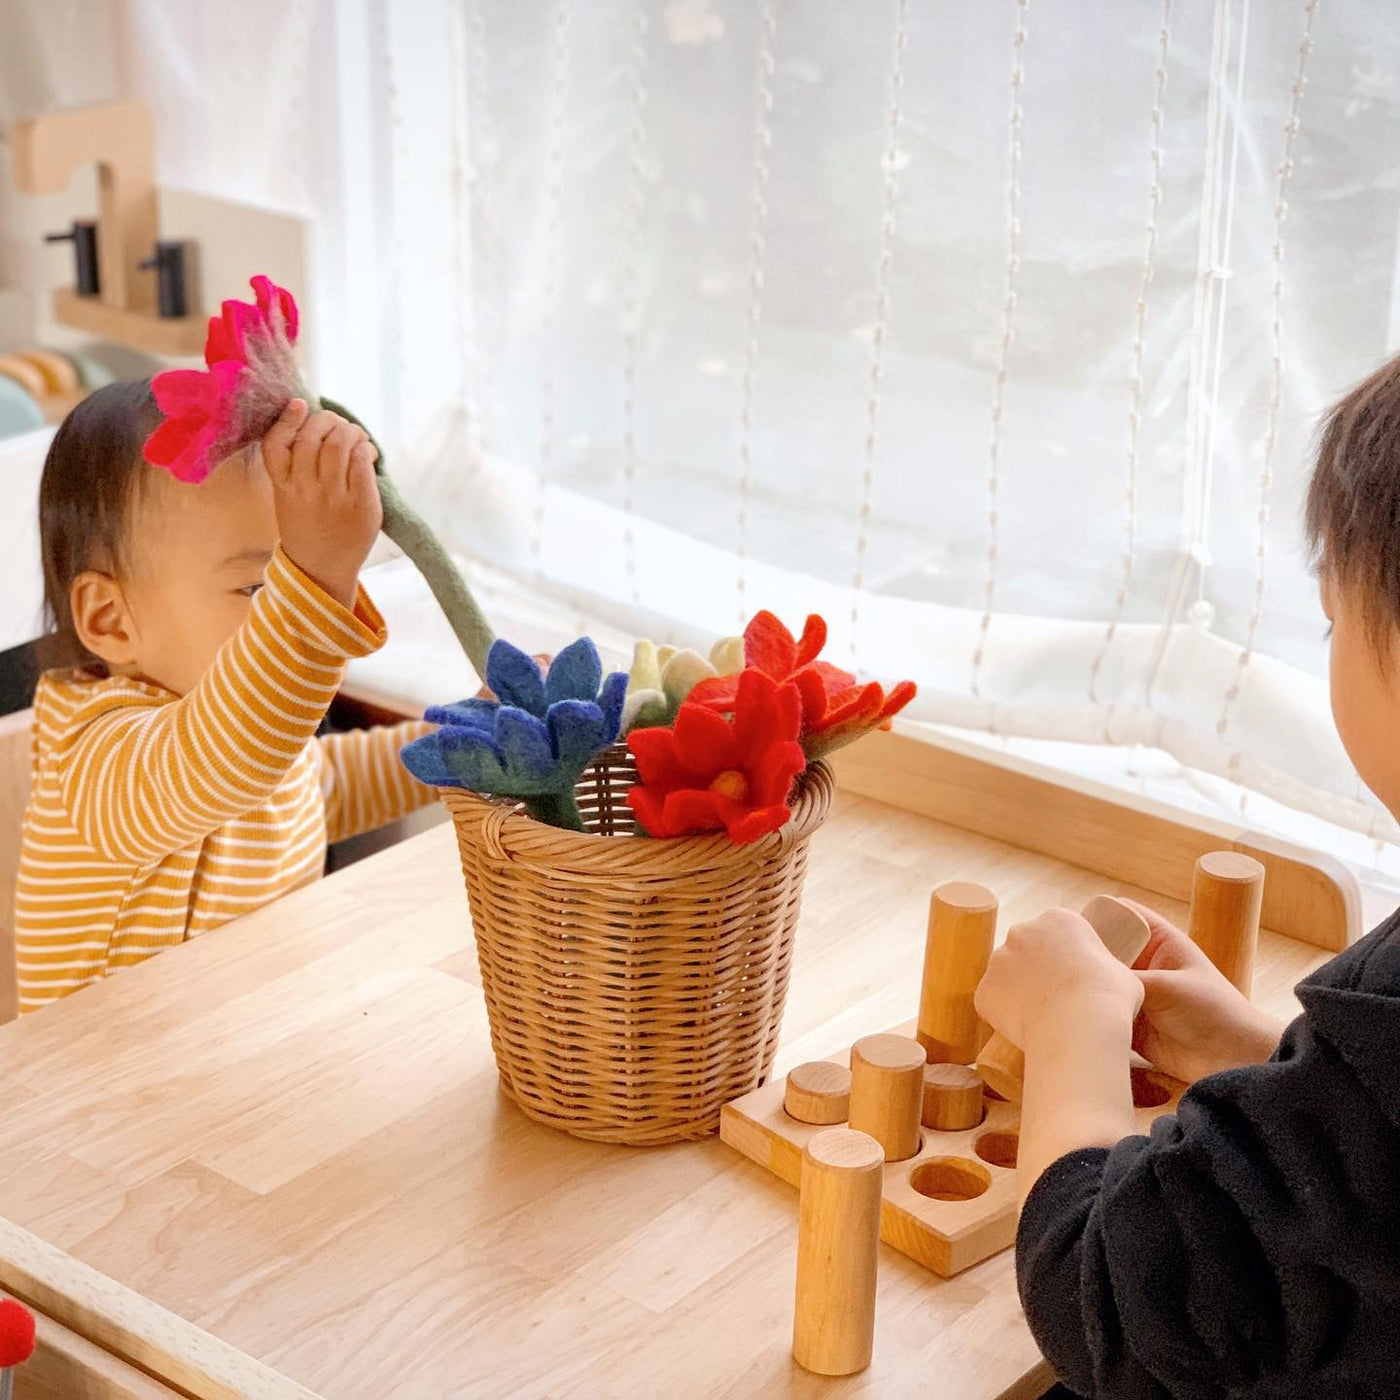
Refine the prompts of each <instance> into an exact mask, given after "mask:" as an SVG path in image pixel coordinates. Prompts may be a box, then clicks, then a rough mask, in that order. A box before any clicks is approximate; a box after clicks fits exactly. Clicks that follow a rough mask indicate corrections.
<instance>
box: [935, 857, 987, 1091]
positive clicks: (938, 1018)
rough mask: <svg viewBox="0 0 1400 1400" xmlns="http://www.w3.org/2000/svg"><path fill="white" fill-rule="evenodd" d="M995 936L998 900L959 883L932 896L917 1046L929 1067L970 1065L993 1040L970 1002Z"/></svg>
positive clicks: (954, 883)
mask: <svg viewBox="0 0 1400 1400" xmlns="http://www.w3.org/2000/svg"><path fill="white" fill-rule="evenodd" d="M996 931H997V897H996V895H994V894H993V893H992V892H991V890H989V889H985V888H984V887H983V886H981V885H972V884H968V883H966V882H965V881H961V880H956V881H953V882H952V883H951V884H947V885H940V886H939V887H938V888H937V889H936V890H934V892H933V897H932V899H930V901H929V909H928V937H927V940H926V941H925V943H924V977H923V984H922V987H921V990H920V994H919V1044H920V1045H922V1046H923V1047H924V1051H925V1053H926V1054H927V1056H928V1058H929V1060H930V1061H933V1062H935V1063H944V1064H953V1065H968V1064H971V1063H972V1061H973V1060H974V1059H975V1058H976V1057H977V1052H978V1051H979V1050H980V1049H981V1048H982V1046H983V1045H984V1044H985V1043H986V1040H987V1037H988V1036H989V1035H990V1034H991V1032H990V1030H989V1029H988V1027H987V1024H986V1022H985V1021H983V1020H982V1018H981V1017H980V1016H978V1014H977V1011H976V1008H975V1007H974V1006H973V1004H972V999H973V997H974V995H975V994H976V992H977V984H978V983H979V982H980V981H981V980H982V974H983V973H984V972H986V970H987V960H988V958H990V957H991V956H992V944H993V942H994V941H995V939H996Z"/></svg>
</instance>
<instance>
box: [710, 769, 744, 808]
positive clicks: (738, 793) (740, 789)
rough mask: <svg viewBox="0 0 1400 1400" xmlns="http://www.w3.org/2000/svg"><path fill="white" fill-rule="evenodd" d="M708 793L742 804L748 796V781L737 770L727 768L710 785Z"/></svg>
mask: <svg viewBox="0 0 1400 1400" xmlns="http://www.w3.org/2000/svg"><path fill="white" fill-rule="evenodd" d="M710 791H711V792H717V793H719V795H720V796H721V797H727V798H729V799H730V800H731V801H732V802H742V801H743V800H744V799H745V798H746V797H747V796H748V795H749V780H748V779H747V778H746V777H745V776H744V775H743V774H742V773H740V772H739V770H738V769H737V768H729V769H727V770H726V771H725V772H723V773H721V774H720V775H719V777H717V778H716V779H715V780H714V782H712V783H711V784H710Z"/></svg>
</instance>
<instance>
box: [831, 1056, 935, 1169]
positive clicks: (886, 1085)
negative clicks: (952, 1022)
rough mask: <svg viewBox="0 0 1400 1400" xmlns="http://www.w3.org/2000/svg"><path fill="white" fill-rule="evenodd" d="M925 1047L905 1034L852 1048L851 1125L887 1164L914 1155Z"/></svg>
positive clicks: (922, 1100)
mask: <svg viewBox="0 0 1400 1400" xmlns="http://www.w3.org/2000/svg"><path fill="white" fill-rule="evenodd" d="M926 1063H927V1062H926V1061H925V1059H924V1047H923V1046H922V1045H920V1044H919V1042H918V1041H917V1040H912V1039H910V1038H909V1037H908V1036H905V1035H867V1036H865V1037H863V1038H862V1039H860V1040H858V1041H856V1043H855V1044H854V1045H853V1046H852V1047H851V1115H850V1124H851V1127H852V1128H854V1129H855V1130H856V1131H857V1132H862V1133H869V1134H870V1136H871V1137H873V1138H874V1139H875V1141H876V1142H878V1143H879V1144H880V1146H881V1147H882V1148H883V1149H884V1153H885V1160H886V1161H887V1162H903V1161H904V1160H905V1159H906V1158H909V1157H912V1156H914V1154H915V1153H916V1152H918V1150H919V1141H920V1138H919V1116H920V1114H921V1113H922V1112H923V1106H924V1065H925V1064H926Z"/></svg>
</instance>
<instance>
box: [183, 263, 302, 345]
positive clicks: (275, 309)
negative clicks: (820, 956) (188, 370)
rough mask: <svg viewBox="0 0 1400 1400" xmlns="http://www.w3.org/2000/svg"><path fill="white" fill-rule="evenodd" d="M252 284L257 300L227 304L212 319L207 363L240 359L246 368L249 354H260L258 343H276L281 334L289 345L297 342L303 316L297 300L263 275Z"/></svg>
mask: <svg viewBox="0 0 1400 1400" xmlns="http://www.w3.org/2000/svg"><path fill="white" fill-rule="evenodd" d="M249 285H250V286H251V287H252V289H253V297H254V302H253V304H252V305H251V306H250V305H249V304H248V303H247V302H246V301H226V302H224V304H223V307H222V309H221V311H220V314H219V315H218V316H211V317H210V318H209V334H208V336H207V338H206V339H205V342H204V363H205V364H207V365H216V364H218V363H219V362H220V361H222V360H237V361H238V363H239V364H245V365H246V364H248V363H249V357H250V354H251V355H252V356H253V357H254V358H256V356H257V354H258V353H259V347H258V341H259V340H273V339H275V338H277V337H278V336H279V335H280V336H281V337H282V338H283V339H285V340H286V342H287V344H288V345H295V344H296V343H297V329H298V325H299V321H300V317H299V314H298V312H297V303H296V298H295V297H293V296H292V294H291V293H290V292H289V291H288V290H287V289H286V288H285V287H279V286H278V285H277V284H276V283H275V282H274V281H273V280H272V279H271V278H270V277H264V276H262V275H261V274H259V275H258V276H257V277H254V278H252V279H250V282H249Z"/></svg>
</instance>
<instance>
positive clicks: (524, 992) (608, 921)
mask: <svg viewBox="0 0 1400 1400" xmlns="http://www.w3.org/2000/svg"><path fill="white" fill-rule="evenodd" d="M635 781H636V770H635V769H634V768H633V766H632V763H631V760H630V758H629V756H628V754H627V752H626V750H625V749H622V748H616V749H612V750H609V752H608V753H607V754H605V755H604V756H603V757H602V758H600V759H599V761H598V762H597V763H595V764H594V766H593V767H592V768H590V769H589V770H588V772H586V773H585V774H584V776H583V780H582V781H581V782H580V784H579V788H578V799H579V807H580V809H581V810H582V812H583V818H584V824H585V826H586V827H587V828H588V832H589V834H587V835H580V834H579V833H577V832H569V831H560V830H558V829H556V828H554V827H549V826H544V825H542V824H541V823H539V822H536V821H533V820H531V819H530V818H529V817H527V816H525V815H524V814H523V813H522V812H521V811H519V810H518V809H517V808H515V807H513V806H511V805H509V804H506V803H502V802H495V801H492V800H490V799H487V798H484V797H479V796H477V795H475V794H473V793H470V792H464V791H461V790H458V789H444V790H443V793H442V798H443V801H444V802H445V803H446V804H447V807H448V810H449V811H450V812H451V813H452V818H453V820H454V822H455V823H456V827H457V840H458V844H459V846H460V848H461V853H462V873H463V875H464V876H465V877H466V882H467V895H468V898H469V900H470V903H471V914H472V923H473V926H474V928H475V932H476V946H477V954H478V956H479V958H480V962H481V984H482V987H483V988H484V990H485V993H486V1010H487V1015H488V1017H489V1019H490V1023H491V1042H492V1046H493V1048H494V1050H495V1054H496V1063H497V1064H498V1066H499V1067H500V1072H501V1083H502V1085H503V1087H504V1088H505V1090H506V1092H507V1093H508V1094H509V1095H510V1096H511V1097H512V1098H513V1099H514V1100H515V1102H516V1103H517V1104H519V1106H520V1107H521V1109H522V1110H523V1111H524V1112H525V1113H527V1114H528V1115H529V1116H530V1117H531V1118H534V1119H536V1120H538V1121H539V1122H541V1123H547V1124H549V1125H550V1126H551V1127H554V1128H561V1129H563V1130H564V1131H565V1132H567V1133H572V1134H574V1135H575V1136H577V1137H583V1138H591V1139H593V1140H595V1141H598V1142H617V1143H630V1144H634V1145H655V1144H659V1143H666V1142H681V1141H685V1140H687V1139H693V1138H701V1137H707V1136H709V1135H711V1134H713V1133H715V1132H716V1131H718V1128H719V1111H720V1107H721V1105H723V1104H725V1103H727V1102H728V1101H729V1100H730V1099H733V1098H736V1097H738V1096H739V1095H741V1094H746V1093H748V1092H749V1091H750V1090H752V1089H756V1088H757V1087H758V1086H759V1085H760V1084H761V1083H763V1081H764V1079H765V1078H766V1076H767V1074H768V1071H769V1069H770V1068H771V1066H772V1063H773V1053H774V1051H775V1050H776V1048H777V1043H778V1030H779V1027H780V1026H781V1024H782V1018H783V1003H784V1000H785V999H786V997H787V985H788V972H789V970H790V968H791V964H792V944H793V934H794V931H795V929H796V926H797V916H798V909H799V905H800V903H801V899H802V880H803V876H804V874H805V872H806V867H807V843H808V841H809V839H810V838H811V836H812V833H813V832H814V831H816V829H817V828H818V827H819V826H820V825H821V823H822V822H823V820H824V819H825V817H826V814H827V811H828V809H829V808H830V805H831V796H832V780H831V775H830V773H829V772H828V771H827V769H826V768H825V767H824V766H823V765H822V764H819V763H818V764H814V765H813V766H812V767H811V768H809V769H808V771H807V772H806V774H805V775H804V776H803V777H802V779H801V780H800V786H799V791H798V795H797V799H796V802H795V803H794V808H793V814H792V819H791V820H790V821H789V822H788V824H787V826H785V827H784V828H783V829H782V831H781V832H777V833H775V834H773V835H771V836H765V837H764V838H762V839H761V840H760V841H757V842H755V843H754V844H753V845H750V846H736V845H734V844H733V842H731V841H730V840H729V839H728V837H727V836H725V835H724V833H723V832H720V833H718V834H716V835H713V836H699V837H691V838H687V839H684V840H678V841H652V840H647V839H618V838H628V837H630V834H631V832H632V831H633V830H634V828H633V825H632V817H631V812H630V811H629V810H628V808H627V806H626V804H625V801H624V799H625V797H626V793H627V790H628V788H629V787H630V786H631V785H632V783H633V782H635Z"/></svg>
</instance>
